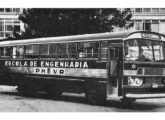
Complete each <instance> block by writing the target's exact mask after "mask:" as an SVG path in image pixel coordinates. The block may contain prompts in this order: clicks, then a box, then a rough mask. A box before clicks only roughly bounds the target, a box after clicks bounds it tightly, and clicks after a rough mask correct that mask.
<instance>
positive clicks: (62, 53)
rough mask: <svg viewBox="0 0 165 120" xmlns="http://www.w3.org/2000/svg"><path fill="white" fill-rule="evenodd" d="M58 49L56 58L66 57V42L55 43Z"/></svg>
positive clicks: (67, 53)
mask: <svg viewBox="0 0 165 120" xmlns="http://www.w3.org/2000/svg"><path fill="white" fill-rule="evenodd" d="M57 47H58V48H57V50H58V58H68V57H69V51H68V44H67V43H60V44H57Z"/></svg>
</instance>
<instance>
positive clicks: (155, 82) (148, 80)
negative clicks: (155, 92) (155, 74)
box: [144, 78, 163, 85]
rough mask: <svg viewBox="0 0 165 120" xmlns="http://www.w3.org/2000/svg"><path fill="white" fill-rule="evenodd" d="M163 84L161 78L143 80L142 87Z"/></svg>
mask: <svg viewBox="0 0 165 120" xmlns="http://www.w3.org/2000/svg"><path fill="white" fill-rule="evenodd" d="M153 83H154V84H158V85H161V84H163V81H162V78H145V81H144V85H152V84H153Z"/></svg>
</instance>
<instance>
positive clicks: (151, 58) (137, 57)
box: [122, 38, 165, 99]
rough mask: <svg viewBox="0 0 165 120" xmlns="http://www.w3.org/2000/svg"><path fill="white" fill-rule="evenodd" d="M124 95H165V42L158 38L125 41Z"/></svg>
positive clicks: (145, 96)
mask: <svg viewBox="0 0 165 120" xmlns="http://www.w3.org/2000/svg"><path fill="white" fill-rule="evenodd" d="M124 51H125V53H124V54H125V57H124V62H123V82H122V83H123V86H122V88H123V89H122V95H123V96H124V97H125V98H134V99H140V98H159V97H165V44H164V43H163V41H161V40H158V39H149V38H147V39H144V38H136V39H128V40H125V42H124Z"/></svg>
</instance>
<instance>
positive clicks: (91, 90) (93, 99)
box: [85, 81, 106, 104]
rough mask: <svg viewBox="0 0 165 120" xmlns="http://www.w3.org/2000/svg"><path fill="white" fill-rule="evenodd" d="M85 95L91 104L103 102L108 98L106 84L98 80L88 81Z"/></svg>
mask: <svg viewBox="0 0 165 120" xmlns="http://www.w3.org/2000/svg"><path fill="white" fill-rule="evenodd" d="M85 96H86V98H87V100H88V101H89V102H90V103H91V104H103V103H104V102H105V99H106V89H105V86H104V85H102V84H100V83H99V82H98V81H96V82H87V84H86V93H85Z"/></svg>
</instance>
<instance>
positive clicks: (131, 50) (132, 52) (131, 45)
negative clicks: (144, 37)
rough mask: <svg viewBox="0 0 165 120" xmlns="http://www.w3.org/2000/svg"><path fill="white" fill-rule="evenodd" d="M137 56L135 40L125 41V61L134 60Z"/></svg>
mask: <svg viewBox="0 0 165 120" xmlns="http://www.w3.org/2000/svg"><path fill="white" fill-rule="evenodd" d="M138 56H139V46H138V42H137V40H131V41H126V44H125V57H126V60H136V59H138Z"/></svg>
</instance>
